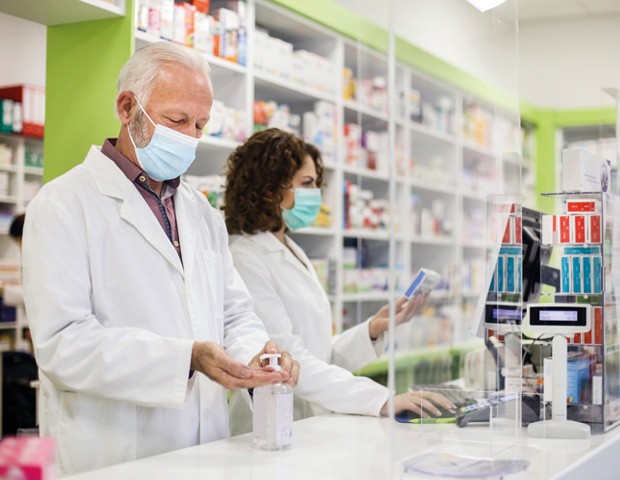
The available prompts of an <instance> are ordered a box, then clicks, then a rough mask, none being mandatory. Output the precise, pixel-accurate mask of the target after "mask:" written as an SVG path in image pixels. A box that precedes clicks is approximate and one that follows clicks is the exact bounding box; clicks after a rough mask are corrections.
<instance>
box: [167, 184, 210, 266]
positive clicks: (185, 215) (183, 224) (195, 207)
mask: <svg viewBox="0 0 620 480" xmlns="http://www.w3.org/2000/svg"><path fill="white" fill-rule="evenodd" d="M206 208H208V207H207V205H206V204H205V205H202V204H199V203H197V202H195V201H194V200H193V199H192V198H191V196H190V195H188V194H187V192H186V191H185V189H184V188H183V186H182V185H181V186H179V189H178V190H177V191H176V193H175V194H174V209H175V211H176V214H177V229H178V230H179V240H180V242H181V254H182V256H183V265H184V268H185V274H186V276H187V278H191V276H192V268H193V265H194V258H195V256H196V241H197V235H198V232H199V231H200V228H198V226H199V224H200V222H201V220H202V217H203V215H204V211H205V209H206Z"/></svg>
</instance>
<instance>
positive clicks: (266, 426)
mask: <svg viewBox="0 0 620 480" xmlns="http://www.w3.org/2000/svg"><path fill="white" fill-rule="evenodd" d="M279 358H280V354H279V353H265V354H264V355H261V357H260V359H261V362H262V361H263V360H264V359H268V360H269V366H270V367H271V368H273V369H274V370H275V371H277V372H279V371H280V370H281V369H282V367H280V365H279V364H278V359H279ZM253 399H254V400H253V404H254V405H253V414H252V427H253V436H254V446H255V447H256V448H258V449H259V450H287V449H289V448H290V447H291V442H292V439H293V432H292V431H293V389H292V388H291V386H290V385H287V384H285V383H274V384H271V385H265V386H263V387H257V388H255V389H254V394H253Z"/></svg>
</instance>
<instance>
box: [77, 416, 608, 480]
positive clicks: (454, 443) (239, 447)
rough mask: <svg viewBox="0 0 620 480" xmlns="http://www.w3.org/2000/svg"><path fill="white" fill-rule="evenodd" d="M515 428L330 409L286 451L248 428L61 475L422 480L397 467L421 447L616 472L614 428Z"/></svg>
mask: <svg viewBox="0 0 620 480" xmlns="http://www.w3.org/2000/svg"><path fill="white" fill-rule="evenodd" d="M513 430H514V429H513ZM520 432H521V429H519V431H518V432H516V433H517V436H513V435H512V434H510V435H505V434H504V433H500V432H499V431H498V430H497V429H491V428H489V427H488V426H470V427H467V428H463V429H461V428H458V427H456V426H455V425H454V424H444V425H437V424H436V425H408V424H400V423H397V422H395V421H394V420H392V419H389V418H374V417H360V416H353V415H336V414H332V415H324V416H319V417H313V418H309V419H306V420H302V421H299V422H295V423H294V424H293V442H294V443H293V446H292V448H291V449H290V450H288V451H282V452H263V451H257V450H255V449H253V448H252V445H251V441H252V438H251V435H250V434H247V435H240V436H237V437H233V438H230V439H227V440H220V441H217V442H212V443H208V444H204V445H199V446H196V447H191V448H187V449H183V450H178V451H174V452H170V453H167V454H163V455H158V456H154V457H150V458H144V459H141V460H137V461H134V462H128V463H124V464H120V465H115V466H112V467H108V468H104V469H101V470H95V471H92V472H87V473H83V474H79V475H74V476H70V477H65V478H68V479H70V480H110V479H114V480H144V479H148V480H160V479H161V480H164V479H165V480H170V479H174V480H190V479H191V480H195V479H197V478H203V479H209V480H213V479H227V480H243V479H251V480H276V479H295V480H304V479H313V480H316V479H349V478H355V479H356V480H364V479H367V480H378V479H392V478H403V479H405V478H425V477H419V476H417V477H414V476H413V475H411V474H405V473H403V467H402V463H403V460H404V459H407V458H411V457H412V456H416V455H420V454H421V453H424V452H433V453H435V452H436V453H444V454H452V455H461V456H473V457H478V458H485V459H490V458H494V459H496V460H526V461H527V462H528V465H529V466H528V467H527V468H528V469H527V472H525V473H521V474H517V475H509V476H507V477H505V478H506V479H507V480H509V479H513V478H514V479H516V478H520V479H521V478H526V479H547V478H562V479H583V478H588V477H589V478H596V479H597V480H603V479H607V478H620V474H618V472H620V453H618V452H620V428H616V429H614V430H612V431H610V432H609V433H607V434H604V435H603V434H599V435H593V436H592V437H591V438H590V439H588V440H548V439H547V440H540V439H529V438H527V437H525V436H522V437H521V438H517V437H518V436H519V435H520ZM391 439H392V441H391ZM610 472H614V473H613V474H612V473H610ZM434 478H438V477H434ZM498 478H499V477H498Z"/></svg>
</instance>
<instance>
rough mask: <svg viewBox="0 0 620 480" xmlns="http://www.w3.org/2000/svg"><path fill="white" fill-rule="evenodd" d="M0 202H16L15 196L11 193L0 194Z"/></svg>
mask: <svg viewBox="0 0 620 480" xmlns="http://www.w3.org/2000/svg"><path fill="white" fill-rule="evenodd" d="M1 203H7V204H9V203H10V204H12V205H14V204H17V197H15V196H13V195H0V204H1Z"/></svg>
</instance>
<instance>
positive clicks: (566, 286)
mask: <svg viewBox="0 0 620 480" xmlns="http://www.w3.org/2000/svg"><path fill="white" fill-rule="evenodd" d="M560 270H561V276H562V293H573V292H572V290H571V288H570V286H571V281H570V279H571V270H570V257H569V256H567V255H565V256H563V257H562V260H561V269H560Z"/></svg>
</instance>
